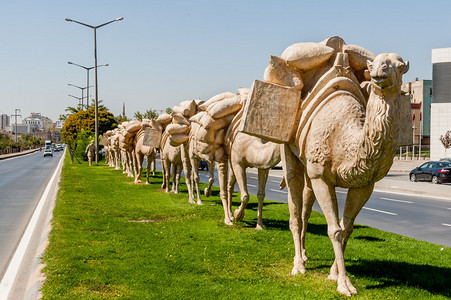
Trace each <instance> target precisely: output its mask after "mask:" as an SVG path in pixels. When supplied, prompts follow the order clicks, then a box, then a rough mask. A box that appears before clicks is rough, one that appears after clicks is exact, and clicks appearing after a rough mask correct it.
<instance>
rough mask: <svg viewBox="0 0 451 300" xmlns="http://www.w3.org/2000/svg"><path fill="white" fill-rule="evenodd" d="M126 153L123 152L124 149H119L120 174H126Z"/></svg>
mask: <svg viewBox="0 0 451 300" xmlns="http://www.w3.org/2000/svg"><path fill="white" fill-rule="evenodd" d="M126 158H127V155H126V154H125V151H124V150H121V160H122V174H127V171H126V170H127V164H126V161H127V159H126Z"/></svg>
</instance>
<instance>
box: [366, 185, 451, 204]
mask: <svg viewBox="0 0 451 300" xmlns="http://www.w3.org/2000/svg"><path fill="white" fill-rule="evenodd" d="M374 192H378V193H384V194H392V195H402V196H410V197H420V198H428V199H437V200H445V201H451V198H445V197H439V196H431V195H426V194H412V192H410V193H409V192H393V191H385V190H378V189H377V187H376V188H375V189H374Z"/></svg>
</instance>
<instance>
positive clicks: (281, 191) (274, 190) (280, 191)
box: [269, 189, 288, 194]
mask: <svg viewBox="0 0 451 300" xmlns="http://www.w3.org/2000/svg"><path fill="white" fill-rule="evenodd" d="M269 190H270V191H273V192H279V193H284V194H288V192H287V191H284V190H276V189H269Z"/></svg>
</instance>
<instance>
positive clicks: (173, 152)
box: [160, 131, 183, 194]
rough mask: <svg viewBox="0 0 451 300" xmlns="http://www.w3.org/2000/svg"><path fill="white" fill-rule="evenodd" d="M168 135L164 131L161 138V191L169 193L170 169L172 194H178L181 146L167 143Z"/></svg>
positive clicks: (180, 171) (181, 166)
mask: <svg viewBox="0 0 451 300" xmlns="http://www.w3.org/2000/svg"><path fill="white" fill-rule="evenodd" d="M168 137H169V134H168V133H167V132H166V131H164V132H163V136H162V138H161V144H160V145H161V146H160V158H161V164H162V168H163V184H162V185H161V188H162V189H165V190H166V193H169V185H170V178H171V167H172V192H173V193H175V194H178V192H179V183H180V174H181V173H182V169H183V165H182V152H181V151H182V149H181V146H177V147H174V146H172V145H171V144H170V142H169V138H168Z"/></svg>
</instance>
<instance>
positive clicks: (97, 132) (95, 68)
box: [66, 17, 124, 164]
mask: <svg viewBox="0 0 451 300" xmlns="http://www.w3.org/2000/svg"><path fill="white" fill-rule="evenodd" d="M123 19H124V18H123V17H119V18H116V19H114V20H111V21H109V22H106V23H103V24H100V25H98V26H92V25H89V24H86V23H82V22H79V21H76V20H72V19H69V18H66V21H67V22H74V23H78V24H80V25H83V26H86V27H89V28H91V29H94V70H95V86H96V104H95V120H94V122H95V130H96V137H95V148H96V164H97V163H99V122H98V121H99V120H98V119H99V117H98V107H99V90H98V85H97V29H98V28H100V27H103V26H105V25H108V24H110V23H113V22H116V21H122V20H123ZM88 85H89V83H88Z"/></svg>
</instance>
